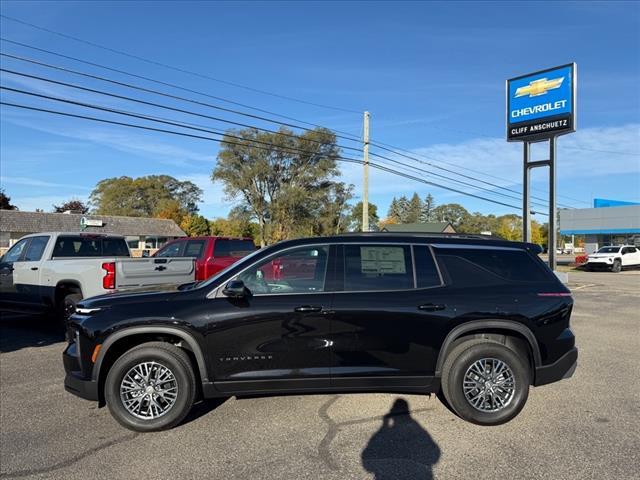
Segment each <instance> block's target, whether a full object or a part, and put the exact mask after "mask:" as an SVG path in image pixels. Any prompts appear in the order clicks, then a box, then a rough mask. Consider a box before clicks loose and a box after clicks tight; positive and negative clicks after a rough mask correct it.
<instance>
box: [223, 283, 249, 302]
mask: <svg viewBox="0 0 640 480" xmlns="http://www.w3.org/2000/svg"><path fill="white" fill-rule="evenodd" d="M222 294H223V295H225V296H227V297H229V298H244V297H246V296H248V294H249V290H248V289H247V287H245V286H244V282H243V281H242V280H231V281H230V282H229V283H227V284H226V285H225V286H224V289H223V290H222Z"/></svg>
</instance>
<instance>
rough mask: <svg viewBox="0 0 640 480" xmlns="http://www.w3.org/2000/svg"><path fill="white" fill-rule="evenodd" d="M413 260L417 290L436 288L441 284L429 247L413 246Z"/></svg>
mask: <svg viewBox="0 0 640 480" xmlns="http://www.w3.org/2000/svg"><path fill="white" fill-rule="evenodd" d="M413 258H414V262H415V266H416V283H417V285H416V286H417V287H418V288H427V287H436V286H438V285H440V284H441V281H440V275H439V274H438V269H437V267H436V262H435V261H434V260H433V255H431V250H430V249H429V247H427V246H420V245H415V246H414V247H413Z"/></svg>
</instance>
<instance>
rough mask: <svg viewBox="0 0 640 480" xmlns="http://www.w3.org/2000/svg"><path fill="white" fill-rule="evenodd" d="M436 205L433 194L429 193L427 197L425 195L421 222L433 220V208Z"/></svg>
mask: <svg viewBox="0 0 640 480" xmlns="http://www.w3.org/2000/svg"><path fill="white" fill-rule="evenodd" d="M435 207H436V204H435V201H434V200H433V196H432V195H431V194H430V193H428V194H427V196H426V197H424V201H423V202H422V209H421V211H420V222H422V223H427V222H431V221H433V219H432V218H431V217H432V216H433V209H434V208H435Z"/></svg>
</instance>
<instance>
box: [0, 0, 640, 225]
mask: <svg viewBox="0 0 640 480" xmlns="http://www.w3.org/2000/svg"><path fill="white" fill-rule="evenodd" d="M0 11H1V13H2V15H5V16H7V17H12V18H15V19H18V20H21V21H24V22H28V23H31V24H35V25H37V26H39V27H43V28H44V29H48V30H51V31H55V32H59V33H63V34H65V35H70V36H73V37H76V38H80V39H82V40H84V41H86V42H91V43H95V44H99V45H102V46H104V47H107V48H108V49H111V50H108V49H101V48H97V47H95V46H92V45H90V44H87V43H81V42H78V41H74V40H72V39H70V38H65V37H63V36H60V35H56V34H54V33H51V32H47V31H43V30H39V29H35V28H32V27H30V26H27V25H24V24H21V23H18V22H15V21H13V20H10V19H8V18H4V17H3V18H1V19H0V31H1V33H2V37H3V38H5V39H8V40H12V41H15V42H21V43H23V44H27V45H30V46H35V47H38V48H43V49H47V50H50V51H53V52H56V53H59V54H64V55H67V56H73V57H75V58H79V59H83V60H86V61H90V62H94V63H97V64H101V65H105V66H108V67H110V68H114V69H118V70H121V71H124V72H128V73H133V74H136V75H139V76H144V77H147V78H151V79H154V80H158V81H162V82H165V83H170V84H172V85H177V86H180V87H182V88H186V89H189V90H190V91H188V92H185V91H184V90H177V89H175V88H172V87H169V86H166V85H158V84H157V83H152V82H149V81H146V80H142V79H140V78H132V77H130V76H128V75H125V74H120V73H116V72H113V71H105V70H103V69H101V68H98V67H94V66H88V65H86V64H82V63H78V62H76V61H74V60H71V59H65V58H61V57H58V56H54V55H51V54H49V53H45V52H41V51H34V50H32V49H29V48H27V47H24V46H20V45H16V44H14V43H9V42H5V41H3V42H2V43H1V49H2V52H3V53H6V54H11V55H17V56H20V57H26V58H29V59H36V60H38V61H40V62H45V63H48V64H54V65H56V66H62V67H65V68H70V69H75V70H79V71H83V72H86V73H90V74H94V75H100V76H105V77H108V78H111V79H114V80H118V81H121V82H129V83H135V84H136V85H139V86H143V87H146V88H150V89H155V90H161V91H163V92H165V93H169V94H173V95H179V96H184V97H188V98H190V99H192V100H196V101H200V102H205V103H209V104H215V105H218V106H223V107H225V108H232V109H238V110H242V111H244V112H250V113H252V114H254V115H261V116H266V117H271V118H276V117H273V115H269V114H264V113H260V112H258V111H256V110H250V109H248V108H245V107H238V106H237V105H234V104H231V103H229V102H228V101H232V102H238V103H241V104H244V105H247V106H250V107H255V108H259V109H262V110H264V111H268V112H273V113H277V114H280V115H285V116H288V117H291V118H295V119H296V120H303V121H305V122H310V123H313V124H319V125H323V126H326V127H328V128H331V129H334V130H338V131H340V132H344V133H346V134H349V135H350V136H355V137H356V138H358V137H360V136H361V133H362V116H363V115H362V112H363V111H365V110H367V111H369V112H371V124H370V135H371V140H372V141H373V142H383V143H385V144H389V145H393V146H394V147H400V148H402V149H405V150H408V151H410V152H413V153H412V156H415V155H420V157H416V158H420V160H421V161H422V162H423V163H422V164H417V163H415V162H412V161H411V160H407V159H406V158H401V157H397V156H395V155H394V154H389V153H388V152H384V151H381V150H377V149H375V148H372V150H371V151H372V152H375V153H379V154H383V155H385V156H388V157H389V158H391V159H396V160H400V161H403V162H407V163H413V164H414V165H416V166H418V167H419V168H421V169H422V170H427V171H428V172H434V173H438V174H441V175H447V176H453V177H455V175H452V174H451V173H450V172H446V171H444V170H441V169H437V167H441V168H446V169H448V170H450V171H454V172H459V173H463V174H465V175H467V176H469V177H471V178H472V179H474V180H476V179H477V180H483V181H485V182H489V183H491V184H494V185H496V186H499V187H505V188H507V189H509V190H499V189H497V188H496V187H495V186H491V185H489V184H488V183H484V184H482V187H483V188H485V189H489V190H491V191H490V192H487V191H486V190H479V189H477V188H473V187H469V186H466V185H461V184H459V183H457V184H456V183H453V182H450V181H447V180H444V179H442V178H441V177H437V176H436V175H434V174H433V173H427V172H424V171H416V170H407V169H406V168H405V167H399V168H402V169H404V170H405V171H407V172H410V173H412V174H413V175H417V176H419V177H420V178H423V179H424V180H427V181H430V182H433V183H436V184H437V185H440V186H434V185H427V184H424V183H420V182H416V181H413V180H409V179H405V178H401V177H397V176H394V175H392V174H390V173H385V172H381V171H379V170H375V169H371V172H370V186H369V191H370V201H371V202H372V203H375V204H376V205H378V208H379V211H380V213H381V214H382V215H381V216H384V215H385V214H386V212H387V209H388V206H389V203H390V201H391V199H392V197H393V196H400V195H407V196H410V195H412V194H413V192H414V191H415V192H418V194H419V195H420V196H421V197H424V196H426V195H427V194H428V193H431V194H432V195H433V197H434V198H435V202H436V204H443V203H452V202H455V203H460V204H462V205H463V206H464V207H465V208H467V209H468V210H470V211H473V212H475V211H479V212H482V213H484V214H488V213H495V214H505V213H519V206H520V204H521V202H520V201H519V200H518V199H515V198H509V197H508V196H504V194H506V195H509V196H514V197H518V194H517V193H514V191H515V192H517V191H519V190H520V189H521V188H522V185H521V181H522V148H523V147H522V145H521V144H520V143H507V142H506V140H505V92H504V90H505V80H506V79H507V78H511V77H515V76H519V75H522V74H526V73H528V72H533V71H537V70H540V69H543V68H547V67H552V66H556V65H562V64H566V63H569V62H576V63H577V66H578V98H577V111H578V118H577V132H576V133H573V134H570V135H566V136H562V137H560V138H559V139H558V142H557V185H558V195H559V199H558V203H559V205H560V206H562V207H575V208H586V207H589V206H590V205H591V203H592V200H593V198H610V199H618V200H626V201H640V3H637V2H603V3H599V2H550V3H545V2H521V3H519V2H446V3H445V2H443V3H440V2H425V3H419V2H407V3H403V2H376V3H373V2H372V3H368V2H352V3H350V2H321V3H315V2H297V3H294V2H255V3H251V2H229V3H227V2H55V1H47V2H29V1H19V2H13V1H2V2H1V3H0ZM116 51H119V52H124V53H126V54H128V56H127V55H122V54H120V53H117V52H116ZM135 57H139V58H143V59H146V60H148V61H146V62H145V61H143V60H140V59H139V58H135ZM1 65H2V68H4V69H8V70H13V71H19V72H22V73H28V74H31V75H38V76H44V77H47V78H50V79H55V80H58V81H64V82H69V83H76V84H80V85H83V86H85V87H88V88H93V89H102V90H108V91H110V92H113V93H117V94H119V95H127V96H131V97H136V98H139V99H144V100H145V101H152V102H159V103H162V104H164V105H167V106H171V107H173V108H182V109H186V110H190V111H193V112H196V113H199V114H200V115H208V116H214V117H216V116H217V117H220V118H224V119H228V120H233V121H236V122H243V123H250V124H252V125H256V126H260V127H263V128H277V125H274V124H273V123H268V122H264V121H261V120H256V119H253V118H247V117H244V116H239V115H236V114H232V113H229V112H224V111H220V110H215V109H211V108H209V107H206V106H203V105H200V104H193V103H185V102H181V101H178V100H173V99H168V98H165V97H159V96H157V95H153V94H147V93H141V92H136V91H133V90H131V89H128V88H125V87H120V86H115V85H112V84H111V85H110V84H107V83H104V82H102V81H99V80H91V79H87V78H83V77H78V76H75V75H72V74H69V73H65V72H61V71H55V70H51V69H47V68H45V67H41V66H35V65H32V64H28V63H25V62H22V61H19V60H16V59H11V58H8V57H1ZM166 66H171V67H173V68H167V67H166ZM186 71H189V72H192V73H186ZM1 81H2V85H3V86H5V87H9V88H16V89H22V90H28V91H32V92H36V93H39V94H44V95H50V96H58V97H64V98H72V99H74V100H76V101H81V102H87V103H92V104H99V105H102V106H106V107H108V108H114V109H121V110H126V111H135V112H137V113H142V114H147V115H154V116H157V117H163V118H169V119H171V120H174V121H181V122H190V123H193V124H198V125H203V126H205V128H208V129H211V128H213V129H219V130H225V129H227V128H229V127H230V126H229V125H228V124H225V123H221V122H219V121H215V120H212V119H210V118H203V117H197V116H193V115H188V114H182V113H178V112H175V111H168V110H166V109H159V108H155V107H150V106H146V105H141V104H136V103H132V102H129V101H126V100H123V99H116V98H111V97H106V96H104V95H100V94H96V93H91V92H86V91H79V90H77V89H73V88H69V87H65V86H60V85H56V84H52V83H47V82H43V81H40V80H37V79H33V78H28V77H24V76H18V75H15V74H10V73H7V72H2V75H1ZM233 84H236V85H233ZM237 85H240V86H237ZM196 92H197V93H196ZM263 92H268V93H270V94H267V93H263ZM202 93H204V94H206V95H209V96H208V97H207V96H203V95H201V94H202ZM1 96H2V101H4V102H12V103H18V104H25V105H31V106H38V107H39V108H49V109H54V110H63V111H66V112H71V113H76V114H85V115H91V116H95V117H101V118H105V119H109V120H114V121H129V122H134V123H138V122H137V120H135V119H131V118H125V119H123V117H122V116H119V115H117V114H112V113H106V112H100V111H95V110H93V111H91V110H87V109H85V108H81V107H77V106H72V105H66V104H60V103H58V102H54V101H50V100H46V99H42V98H36V97H29V96H25V95H23V94H19V93H16V92H11V91H7V90H3V91H2V94H1ZM211 96H214V97H218V99H212V98H211ZM283 96H284V97H291V98H294V99H298V100H302V101H300V102H298V101H293V100H291V99H288V98H283ZM321 105H322V106H321ZM326 107H331V108H326ZM278 119H280V120H282V121H288V120H284V119H282V118H281V117H278ZM140 123H144V122H140ZM291 123H295V124H299V122H298V121H295V122H294V121H291ZM146 124H147V125H151V126H156V127H158V128H163V126H162V125H157V124H156V125H153V124H151V123H146ZM164 128H170V127H167V126H166V125H165V126H164ZM191 133H196V134H197V133H198V132H191ZM203 135H206V134H203ZM345 136H346V135H345ZM339 143H340V144H341V145H344V146H351V147H359V146H360V144H359V142H357V141H350V140H345V139H339ZM217 151H218V144H217V143H216V142H212V141H207V140H202V139H192V138H184V137H179V136H172V135H168V134H163V133H157V132H150V131H143V130H137V129H131V128H127V127H123V126H116V125H107V124H101V123H97V122H91V121H87V120H81V119H75V118H66V117H60V116H56V115H51V114H47V113H43V112H34V111H27V110H20V109H16V108H14V107H10V106H2V108H1V115H0V184H1V187H2V188H3V189H4V190H5V193H6V194H8V195H9V196H10V197H11V199H12V203H14V204H16V205H17V206H18V207H19V208H20V209H21V210H25V211H29V210H35V209H36V208H40V209H43V210H45V211H50V210H51V208H52V205H53V204H59V203H62V202H64V201H65V200H67V199H69V198H72V197H73V198H79V199H81V200H87V199H88V196H89V194H90V192H91V190H92V189H93V187H94V186H95V185H96V183H97V182H98V181H100V180H101V179H104V178H108V177H117V176H125V175H126V176H131V177H137V176H142V175H151V174H168V175H172V176H174V177H176V178H179V179H181V180H190V181H193V182H195V183H196V184H198V185H199V186H200V187H201V188H202V189H203V190H204V199H203V202H202V203H201V204H200V212H201V213H202V214H203V215H205V216H207V217H208V218H213V217H218V216H224V215H226V213H227V212H228V210H229V209H230V208H231V207H233V206H234V205H235V204H236V202H237V200H235V199H231V198H227V197H226V195H225V193H224V191H223V187H222V185H221V184H217V183H213V182H212V181H211V178H210V177H211V171H212V170H213V168H214V167H215V163H216V154H217ZM344 154H345V156H353V157H359V156H360V154H359V153H358V152H354V151H350V150H344ZM546 156H547V146H546V145H545V144H536V145H534V147H533V157H534V159H536V160H539V159H545V158H546ZM371 160H372V161H373V160H374V159H373V158H372V159H371ZM381 162H383V163H384V162H387V163H388V161H386V160H381ZM434 165H435V166H436V167H434ZM396 166H397V165H396ZM340 167H341V180H343V181H345V182H347V183H351V184H353V185H354V194H355V197H354V200H353V201H358V200H359V199H360V198H361V192H362V167H361V166H360V165H355V164H349V163H344V164H341V165H340ZM455 178H458V179H459V180H461V181H465V182H468V183H469V182H472V180H470V179H465V178H461V177H455ZM532 182H533V183H532V187H533V191H532V194H533V195H534V197H536V198H534V200H533V202H534V204H533V208H534V209H535V210H536V211H540V212H544V211H545V210H546V208H547V207H546V206H545V199H546V197H547V192H548V180H547V172H546V169H536V170H535V171H534V173H533V179H532ZM443 185H446V186H450V187H453V188H457V189H459V190H463V191H465V192H467V193H472V194H474V195H480V196H486V197H489V198H492V199H494V200H496V201H499V202H501V203H506V204H508V205H510V206H506V205H498V204H495V203H490V202H487V201H484V200H481V199H477V198H473V197H469V196H465V195H461V194H458V193H455V192H452V191H449V190H446V189H443V188H441V186H443ZM496 192H501V193H503V195H499V194H498V193H496ZM534 218H536V219H538V220H539V221H542V222H544V221H545V220H546V217H545V216H544V215H541V214H538V215H536V216H535V217H534Z"/></svg>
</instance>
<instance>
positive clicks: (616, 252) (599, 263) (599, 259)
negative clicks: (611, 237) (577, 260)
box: [585, 245, 640, 273]
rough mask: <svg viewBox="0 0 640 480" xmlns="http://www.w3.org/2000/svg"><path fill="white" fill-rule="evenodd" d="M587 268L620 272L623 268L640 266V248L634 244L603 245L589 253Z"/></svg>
mask: <svg viewBox="0 0 640 480" xmlns="http://www.w3.org/2000/svg"><path fill="white" fill-rule="evenodd" d="M585 266H586V268H587V270H595V269H598V268H600V269H607V270H611V271H612V272H616V273H617V272H620V271H621V270H622V269H623V268H627V267H636V266H640V249H639V248H638V247H635V246H633V245H613V246H608V247H601V248H600V249H599V250H598V251H597V252H596V253H592V254H591V255H589V257H588V259H587V263H586V265H585Z"/></svg>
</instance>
